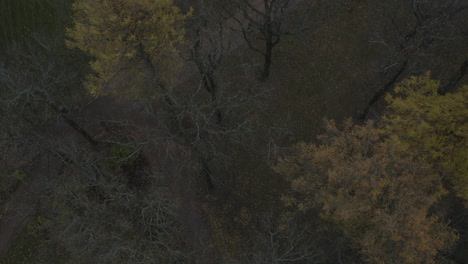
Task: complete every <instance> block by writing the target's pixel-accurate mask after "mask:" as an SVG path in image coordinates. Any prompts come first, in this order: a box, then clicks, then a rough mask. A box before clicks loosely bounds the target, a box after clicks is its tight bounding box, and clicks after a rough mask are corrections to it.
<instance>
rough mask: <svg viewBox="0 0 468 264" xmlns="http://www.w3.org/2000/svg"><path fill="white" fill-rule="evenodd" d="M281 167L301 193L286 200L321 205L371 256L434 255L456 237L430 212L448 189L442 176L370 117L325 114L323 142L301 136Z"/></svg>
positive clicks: (406, 259)
mask: <svg viewBox="0 0 468 264" xmlns="http://www.w3.org/2000/svg"><path fill="white" fill-rule="evenodd" d="M275 169H276V171H277V172H279V173H280V174H282V175H284V176H285V177H286V178H287V179H289V180H290V182H291V186H292V190H293V191H294V193H295V194H296V195H292V196H288V197H285V198H284V200H285V201H286V202H287V204H289V205H295V206H297V208H298V209H299V210H302V211H309V210H312V209H315V208H318V209H319V210H320V211H321V216H322V218H324V219H325V220H327V221H330V222H331V223H333V224H334V225H335V226H336V228H337V229H338V230H341V231H342V232H343V234H344V235H345V237H346V238H347V239H348V240H349V241H350V242H351V244H352V245H354V247H356V248H357V249H359V250H360V252H361V254H362V255H363V256H364V259H365V260H366V261H367V262H369V263H435V262H434V261H435V257H436V255H437V253H438V252H439V251H442V250H445V249H447V248H448V247H450V246H451V245H452V243H453V242H454V241H455V240H456V235H455V234H454V233H453V231H452V230H451V229H450V228H449V227H448V226H447V224H445V223H444V222H443V221H441V220H440V219H439V218H438V217H437V216H435V215H431V214H430V208H431V207H432V206H433V205H434V204H435V202H436V201H437V200H438V198H439V197H440V196H441V194H443V187H442V184H441V181H440V176H439V175H438V174H437V173H436V172H435V171H434V170H433V169H432V167H431V165H430V164H428V163H426V162H425V161H424V160H422V159H419V158H418V156H417V155H415V154H412V153H409V152H407V151H405V149H403V148H402V147H401V145H400V144H399V143H398V142H397V141H396V140H394V139H393V138H385V137H382V135H381V134H380V132H379V129H377V128H376V127H375V125H374V124H373V123H372V122H368V123H366V124H365V125H363V126H359V125H353V124H352V122H351V121H350V120H348V121H346V122H345V123H344V128H343V129H339V128H337V126H336V124H335V123H334V122H333V121H326V133H325V134H324V135H322V136H320V137H319V143H318V144H305V143H303V144H299V145H298V146H297V147H296V151H295V153H294V154H293V155H291V156H288V157H287V158H285V159H283V160H281V161H280V162H279V164H278V165H277V166H276V168H275Z"/></svg>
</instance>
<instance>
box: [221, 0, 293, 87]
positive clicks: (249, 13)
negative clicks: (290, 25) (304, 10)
mask: <svg viewBox="0 0 468 264" xmlns="http://www.w3.org/2000/svg"><path fill="white" fill-rule="evenodd" d="M259 2H260V4H257V1H252V0H240V1H232V2H231V5H232V7H229V6H227V7H224V10H225V12H226V13H227V14H228V18H232V19H233V20H234V21H235V23H236V24H237V26H238V27H237V28H234V30H235V31H239V32H240V33H241V34H242V36H243V38H244V40H245V41H246V43H247V45H248V47H249V48H250V49H251V50H253V51H255V52H258V53H260V54H261V55H262V56H263V69H262V73H261V74H260V80H261V81H266V80H267V79H268V77H269V76H270V67H271V61H272V57H273V48H274V47H275V46H276V45H278V43H279V42H280V40H281V37H282V36H284V35H288V34H291V33H290V32H288V31H286V30H284V21H285V19H286V18H287V17H288V15H289V13H288V11H289V9H290V8H291V6H292V5H293V2H294V1H293V0H263V1H259ZM256 39H257V40H260V41H261V42H263V45H264V46H263V47H262V48H259V47H257V46H256V43H255V41H256Z"/></svg>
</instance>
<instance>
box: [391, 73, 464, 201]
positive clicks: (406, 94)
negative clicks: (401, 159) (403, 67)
mask: <svg viewBox="0 0 468 264" xmlns="http://www.w3.org/2000/svg"><path fill="white" fill-rule="evenodd" d="M439 89H440V82H438V81H435V80H431V78H430V73H426V74H424V75H421V76H417V77H411V78H409V79H407V80H405V81H403V82H401V83H400V84H399V85H398V86H397V87H396V88H395V93H396V95H391V94H389V95H387V97H386V100H387V102H388V104H389V105H388V113H387V115H386V116H385V118H384V120H385V123H386V125H385V128H384V133H387V134H389V135H393V136H395V137H396V138H397V139H396V140H398V142H399V144H401V145H402V147H403V148H405V149H406V150H407V151H409V152H413V153H421V154H423V157H424V158H425V159H427V160H428V161H429V162H430V163H433V164H437V165H438V167H439V169H440V170H441V172H442V173H443V174H444V175H445V174H447V175H448V176H449V177H448V178H449V179H451V181H452V184H453V188H454V189H455V191H456V194H457V196H459V197H462V198H464V199H465V201H468V141H467V138H468V124H467V122H466V120H467V117H468V85H465V86H462V87H460V88H459V90H458V91H457V92H455V93H447V94H445V95H441V94H439V93H438V91H439Z"/></svg>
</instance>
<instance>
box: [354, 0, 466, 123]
mask: <svg viewBox="0 0 468 264" xmlns="http://www.w3.org/2000/svg"><path fill="white" fill-rule="evenodd" d="M371 4H372V5H371V6H370V8H373V9H376V10H385V11H383V12H376V13H375V15H376V16H377V18H376V19H377V20H378V21H379V22H380V23H383V25H384V26H383V27H385V29H383V30H382V32H375V34H374V37H373V38H372V39H371V40H370V43H372V44H375V45H380V46H382V47H384V48H385V49H387V51H388V54H389V56H388V59H386V61H385V62H384V63H383V64H382V66H381V67H380V69H379V73H380V76H379V77H380V78H382V79H385V80H387V81H386V82H385V83H384V84H379V86H380V87H381V88H380V89H378V90H377V92H376V93H375V94H374V95H373V96H372V97H371V99H370V100H369V103H368V104H367V106H366V107H365V108H364V110H363V112H362V113H361V115H360V118H361V119H365V118H366V117H367V115H368V114H369V111H370V110H371V108H372V107H373V106H374V105H375V103H377V102H378V101H379V100H380V99H381V98H382V97H383V96H384V95H385V94H386V93H387V92H388V91H389V90H390V89H391V88H392V87H393V86H394V84H395V83H396V82H398V81H400V80H401V79H402V77H403V76H405V74H407V73H410V74H420V73H423V72H425V71H427V70H429V69H427V68H426V67H428V65H429V66H431V65H430V64H431V60H430V59H429V60H428V58H431V57H432V56H434V54H435V53H437V49H439V48H440V46H441V44H444V46H450V45H452V44H454V43H457V42H458V43H463V42H466V38H467V33H468V32H467V31H466V26H465V24H466V19H464V17H466V14H468V5H467V4H466V3H465V2H464V1H458V0H448V1H438V0H413V1H401V0H386V1H379V2H372V3H371ZM401 7H403V10H404V11H405V12H401ZM464 56H466V54H465V53H464V52H463V51H461V54H460V60H461V62H460V64H461V66H459V70H458V71H457V72H455V73H449V74H453V76H451V77H449V78H448V79H449V82H448V84H447V85H444V86H443V87H442V89H441V91H440V92H442V93H444V92H445V91H446V90H450V89H452V88H453V87H455V86H456V85H457V83H458V82H459V81H460V79H461V78H462V77H463V75H464V74H465V72H466V70H465V69H466V66H465V65H466V60H467V58H466V57H465V58H464ZM446 68H448V67H446Z"/></svg>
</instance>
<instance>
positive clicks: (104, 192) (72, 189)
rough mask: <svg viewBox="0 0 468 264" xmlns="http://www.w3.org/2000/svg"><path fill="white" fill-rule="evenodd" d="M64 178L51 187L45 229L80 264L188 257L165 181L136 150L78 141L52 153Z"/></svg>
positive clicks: (161, 260) (184, 258) (155, 261)
mask: <svg viewBox="0 0 468 264" xmlns="http://www.w3.org/2000/svg"><path fill="white" fill-rule="evenodd" d="M55 152H56V154H57V155H58V156H59V157H60V158H62V160H63V162H64V163H63V169H62V170H61V172H62V173H63V174H64V175H66V176H64V177H61V178H60V179H58V182H55V183H54V186H55V187H54V190H53V201H54V203H53V206H54V207H53V214H50V216H51V217H50V218H51V219H52V221H51V222H50V225H49V226H48V228H49V230H50V231H51V233H52V235H53V236H54V238H56V239H58V241H60V242H61V243H62V244H63V245H65V246H66V249H67V250H68V251H69V252H70V253H71V254H72V256H73V257H74V259H75V260H77V261H78V263H90V262H98V263H141V264H144V263H179V262H184V261H185V260H186V259H187V257H188V255H189V253H188V250H186V248H185V244H184V239H183V232H182V231H183V229H182V228H181V226H180V223H179V221H178V219H177V215H176V202H175V201H174V199H173V198H172V197H171V190H170V189H169V187H168V186H167V181H166V180H165V177H164V176H163V175H161V174H159V173H157V172H154V171H152V170H150V169H149V168H148V167H147V163H146V162H145V160H144V157H142V156H141V153H140V152H138V150H135V149H133V148H131V147H129V146H125V145H123V144H122V145H115V144H114V145H110V146H108V147H107V148H103V149H102V152H101V153H96V152H89V151H88V150H86V149H83V148H82V147H81V146H79V144H78V143H77V142H73V141H71V142H67V143H63V144H60V145H59V146H57V148H56V149H55Z"/></svg>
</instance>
